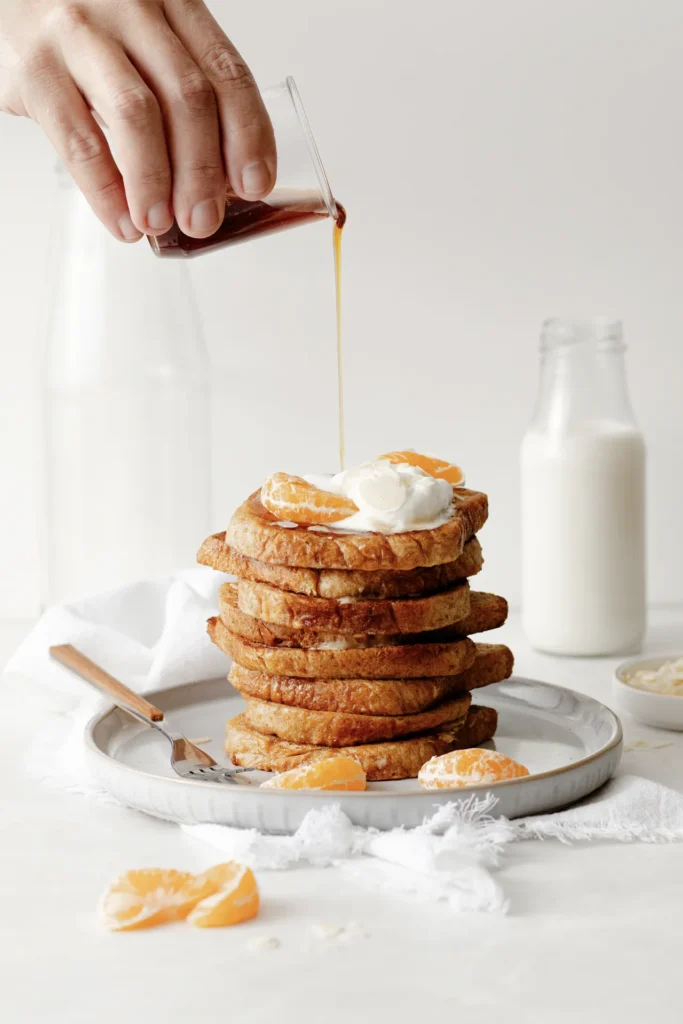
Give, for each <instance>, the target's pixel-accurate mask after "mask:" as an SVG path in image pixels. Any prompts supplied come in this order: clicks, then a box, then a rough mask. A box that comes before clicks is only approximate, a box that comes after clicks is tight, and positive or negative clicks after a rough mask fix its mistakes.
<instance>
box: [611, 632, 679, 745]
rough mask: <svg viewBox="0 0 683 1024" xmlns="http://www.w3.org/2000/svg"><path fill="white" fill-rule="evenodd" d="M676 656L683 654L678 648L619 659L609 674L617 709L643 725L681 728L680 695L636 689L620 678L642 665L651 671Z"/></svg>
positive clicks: (674, 659) (674, 658)
mask: <svg viewBox="0 0 683 1024" xmlns="http://www.w3.org/2000/svg"><path fill="white" fill-rule="evenodd" d="M680 657H683V655H682V654H681V652H680V651H669V653H668V654H651V655H649V656H648V657H645V658H644V657H643V656H642V655H639V656H638V657H637V658H629V659H628V660H627V661H622V663H621V665H618V666H617V668H616V670H615V672H614V676H613V677H612V693H613V694H614V702H615V704H616V706H617V707H618V708H619V710H620V711H626V712H627V713H628V714H629V715H633V717H634V718H637V719H638V721H639V722H644V723H645V724H646V725H654V726H656V727H657V728H659V729H675V730H683V697H679V696H675V695H674V694H671V693H650V692H649V691H648V690H637V689H636V688H635V686H629V684H628V683H627V682H625V681H624V676H625V674H626V673H627V672H634V671H637V670H638V669H642V668H644V669H648V670H650V671H653V670H655V669H658V668H661V666H662V665H663V664H664V662H665V661H676V660H677V659H678V658H680Z"/></svg>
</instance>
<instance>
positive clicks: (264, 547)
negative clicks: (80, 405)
mask: <svg viewBox="0 0 683 1024" xmlns="http://www.w3.org/2000/svg"><path fill="white" fill-rule="evenodd" d="M453 493H454V496H455V506H454V511H453V515H452V516H451V518H450V519H449V520H448V522H446V523H444V525H443V526H439V527H437V528H436V529H434V530H415V531H413V532H411V533H395V534H390V535H388V536H386V535H384V534H381V533H362V534H361V533H347V534H344V533H334V532H333V529H334V527H318V528H315V529H313V528H309V527H305V526H296V527H295V528H293V529H288V528H286V527H283V526H282V525H281V524H280V525H278V523H279V520H277V519H276V518H275V516H273V515H271V514H270V512H268V511H267V509H265V508H264V507H263V505H262V504H261V501H260V498H259V494H260V492H259V491H256V492H255V493H254V494H252V495H251V497H249V498H247V500H246V501H245V502H244V503H243V504H242V505H240V507H239V508H238V509H237V511H236V512H235V513H234V515H233V517H232V519H231V520H230V525H229V526H228V529H227V530H226V534H225V539H226V543H227V544H228V545H229V546H230V547H232V548H234V549H235V550H236V551H238V552H239V553H240V554H242V555H246V556H247V557H248V558H255V559H256V560H257V561H259V562H268V563H271V564H274V565H289V566H302V567H304V568H309V569H361V570H363V571H364V572H370V571H375V570H377V569H393V570H397V569H400V570H410V569H416V568H418V567H424V566H432V565H441V564H443V563H444V562H453V561H455V559H457V558H459V557H460V555H461V554H462V551H463V548H464V546H465V543H466V541H467V540H469V538H470V537H472V536H473V535H474V534H475V533H477V532H478V531H479V530H480V529H481V528H482V526H483V525H484V523H485V522H486V518H487V516H488V499H487V497H486V495H485V494H480V493H479V492H478V491H469V490H466V489H465V488H463V487H458V488H455V489H454V492H453ZM323 531H324V532H323Z"/></svg>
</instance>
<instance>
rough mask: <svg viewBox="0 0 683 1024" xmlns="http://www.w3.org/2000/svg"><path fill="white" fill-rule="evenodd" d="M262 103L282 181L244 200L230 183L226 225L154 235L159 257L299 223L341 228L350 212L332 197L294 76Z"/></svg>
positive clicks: (266, 95) (269, 91)
mask: <svg viewBox="0 0 683 1024" xmlns="http://www.w3.org/2000/svg"><path fill="white" fill-rule="evenodd" d="M262 97H263V102H264V104H265V106H266V109H267V111H268V114H269V116H270V120H271V123H272V125H273V131H274V134H275V144H276V147H277V179H276V182H275V186H274V188H273V190H272V192H271V193H270V194H269V195H268V196H267V197H266V198H265V199H264V200H262V201H261V200H257V201H252V200H248V199H241V198H240V197H239V196H236V195H235V193H234V192H233V191H232V190H231V189H230V188H229V187H228V188H227V189H226V194H225V216H224V218H223V223H222V224H221V226H220V227H219V229H218V231H216V232H215V233H214V234H213V235H211V236H210V237H209V238H190V236H189V235H186V234H184V232H183V231H181V230H180V228H179V227H178V225H177V224H176V223H174V224H173V226H172V227H171V228H170V230H169V231H167V232H166V233H165V234H163V235H157V236H156V237H151V236H150V238H149V244H150V245H151V246H152V249H153V251H154V252H155V254H156V255H157V256H161V257H166V258H168V257H191V256H199V255H201V254H202V253H205V252H213V251H214V250H215V249H223V248H225V247H226V246H228V245H236V244H237V243H238V242H244V241H247V240H248V239H249V238H253V237H256V236H257V235H265V234H272V233H273V232H274V231H283V230H285V229H286V228H292V227H296V226H297V225H299V224H308V223H311V222H314V221H319V220H325V219H326V218H327V217H331V218H332V220H333V221H334V222H335V223H336V224H337V225H338V227H342V226H343V224H344V221H345V219H346V213H345V211H344V208H343V207H342V206H339V205H338V204H337V203H336V202H335V199H334V196H333V195H332V192H331V190H330V186H329V183H328V180H327V175H326V174H325V168H324V167H323V164H322V160H321V159H320V154H319V152H318V147H317V146H316V144H315V139H314V138H313V133H312V131H311V128H310V125H309V123H308V118H307V117H306V111H305V110H304V105H303V103H302V102H301V97H300V95H299V90H298V89H297V87H296V83H295V81H294V79H293V78H291V77H289V78H287V79H286V80H285V81H284V82H283V83H282V84H280V85H277V86H273V87H272V88H270V89H266V90H264V92H263V93H262Z"/></svg>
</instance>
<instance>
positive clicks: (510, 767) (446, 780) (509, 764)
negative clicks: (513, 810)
mask: <svg viewBox="0 0 683 1024" xmlns="http://www.w3.org/2000/svg"><path fill="white" fill-rule="evenodd" d="M528 774H529V769H528V768H525V767H524V765H523V764H518V763H517V761H513V760H512V758H511V757H507V755H506V754H502V753H501V752H500V751H499V750H484V749H481V748H479V747H471V748H469V749H467V750H452V751H451V752H450V753H449V754H441V755H440V756H439V757H433V758H431V760H430V761H427V763H426V764H424V765H423V766H422V768H421V769H420V772H419V775H418V780H419V782H420V784H421V785H422V786H424V788H425V789H451V788H453V787H455V786H476V785H491V784H492V783H494V782H502V781H503V780H504V779H520V778H523V777H524V776H525V775H528Z"/></svg>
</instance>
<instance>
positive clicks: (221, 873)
mask: <svg viewBox="0 0 683 1024" xmlns="http://www.w3.org/2000/svg"><path fill="white" fill-rule="evenodd" d="M202 878H203V879H205V881H206V882H207V883H208V884H209V885H212V884H213V885H215V889H214V892H213V894H212V895H210V896H207V897H206V898H205V899H203V900H201V902H199V903H198V904H197V905H196V907H195V908H194V910H192V912H191V913H190V915H189V917H188V919H187V920H188V922H189V924H193V925H196V926H197V927H198V928H224V927H226V926H227V925H234V924H242V922H243V921H249V920H251V918H252V917H256V915H257V914H258V911H259V893H258V886H257V884H256V879H255V878H254V875H253V872H252V871H251V870H250V868H248V867H245V866H244V864H237V863H236V862H235V861H230V862H228V863H227V864H219V865H218V866H217V867H215V868H211V869H210V870H209V871H205V872H204V874H203V875H197V881H199V880H200V879H202Z"/></svg>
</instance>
